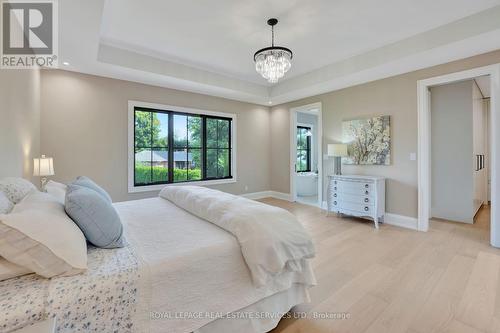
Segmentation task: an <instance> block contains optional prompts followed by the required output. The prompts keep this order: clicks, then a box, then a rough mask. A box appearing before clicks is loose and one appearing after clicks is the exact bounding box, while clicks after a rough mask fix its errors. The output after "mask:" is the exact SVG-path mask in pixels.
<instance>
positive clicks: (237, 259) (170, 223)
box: [0, 198, 315, 333]
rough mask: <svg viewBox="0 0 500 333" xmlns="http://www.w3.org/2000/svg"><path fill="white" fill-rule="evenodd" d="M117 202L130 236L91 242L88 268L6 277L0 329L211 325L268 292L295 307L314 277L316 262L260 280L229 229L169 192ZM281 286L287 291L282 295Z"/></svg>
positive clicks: (282, 305) (1, 286) (1, 285)
mask: <svg viewBox="0 0 500 333" xmlns="http://www.w3.org/2000/svg"><path fill="white" fill-rule="evenodd" d="M115 207H116V209H117V211H118V212H119V215H120V216H121V218H122V221H123V223H124V226H125V234H126V237H127V240H128V242H129V244H128V245H127V246H126V247H125V248H122V249H113V250H107V249H96V248H92V247H89V260H88V262H89V269H88V271H87V272H86V273H84V274H81V275H77V276H73V277H58V278H53V279H50V280H46V279H43V278H40V277H37V276H35V275H28V276H24V277H19V278H16V279H11V280H7V281H3V282H0V300H1V301H0V314H1V315H0V332H10V331H12V330H14V329H16V328H19V327H23V326H26V324H29V323H32V322H36V321H39V320H41V319H44V318H50V317H56V318H57V332H87V331H99V332H113V331H119V332H173V333H175V332H192V331H196V330H198V329H201V331H203V327H205V328H204V331H203V332H209V331H210V327H217V328H218V329H220V327H221V326H220V325H223V323H222V322H221V318H224V317H225V316H227V314H229V313H232V312H235V311H238V310H242V309H254V308H255V309H262V306H259V304H261V305H262V304H266V302H267V303H269V304H272V305H273V306H272V307H270V309H275V310H279V311H287V310H288V309H289V308H290V306H291V305H293V304H296V303H295V302H302V301H303V300H306V299H307V298H308V295H307V288H308V287H309V286H311V285H313V284H314V283H315V280H314V275H313V273H312V270H311V269H310V268H309V269H307V270H306V271H304V272H302V273H290V274H288V275H286V276H283V277H282V278H280V280H277V281H274V282H273V283H271V284H268V285H265V286H263V287H259V288H256V287H255V286H254V285H253V283H252V279H251V275H250V272H249V271H248V268H247V266H246V264H245V261H244V259H243V257H242V254H241V249H240V247H239V244H238V242H237V240H236V239H235V238H234V236H232V235H231V234H229V233H228V232H226V231H224V230H222V229H220V228H219V227H217V226H215V225H213V224H211V223H209V222H207V221H204V220H202V219H200V218H198V217H196V216H194V215H191V214H190V213H188V212H186V211H184V210H182V209H180V208H178V207H176V206H175V205H173V204H172V203H170V202H169V201H167V200H164V199H161V198H152V199H143V200H137V201H128V202H122V203H117V204H115ZM288 290H290V291H293V292H292V293H290V294H287V293H286V292H287V291H288ZM273 295H281V296H280V299H281V301H279V304H276V302H278V301H276V300H277V299H278V298H275V301H274V302H273V301H270V299H271V297H272V296H273ZM294 295H295V296H294ZM266 299H267V301H266ZM261 301H263V303H260V302H261ZM222 321H224V319H222ZM276 322H277V320H274V324H275V323H276ZM209 323H212V325H209ZM214 323H216V324H214ZM239 324H241V323H239ZM239 324H238V325H239ZM274 324H273V323H271V322H269V321H268V322H267V323H265V325H267V326H272V325H274ZM235 325H236V324H235Z"/></svg>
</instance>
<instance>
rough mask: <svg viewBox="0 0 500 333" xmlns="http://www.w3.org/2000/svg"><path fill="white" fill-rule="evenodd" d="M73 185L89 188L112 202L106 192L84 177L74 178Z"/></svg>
mask: <svg viewBox="0 0 500 333" xmlns="http://www.w3.org/2000/svg"><path fill="white" fill-rule="evenodd" d="M73 184H75V185H78V186H83V187H87V188H90V189H92V190H94V191H96V192H97V193H99V194H100V195H102V196H103V197H104V198H105V199H106V200H107V201H109V202H112V200H111V197H110V196H109V194H108V192H106V191H105V190H104V189H103V188H102V187H100V186H99V185H97V184H96V183H95V182H94V181H93V180H92V179H90V178H88V177H85V176H80V177H78V178H76V180H75V181H74V182H73Z"/></svg>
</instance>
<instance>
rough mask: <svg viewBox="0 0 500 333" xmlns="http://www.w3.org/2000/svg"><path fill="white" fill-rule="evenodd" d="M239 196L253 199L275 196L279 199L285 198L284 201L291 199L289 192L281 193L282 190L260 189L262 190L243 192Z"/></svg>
mask: <svg viewBox="0 0 500 333" xmlns="http://www.w3.org/2000/svg"><path fill="white" fill-rule="evenodd" d="M240 196H242V197H244V198H247V199H253V200H258V199H264V198H275V199H281V200H285V201H291V195H290V193H283V192H276V191H262V192H253V193H245V194H240Z"/></svg>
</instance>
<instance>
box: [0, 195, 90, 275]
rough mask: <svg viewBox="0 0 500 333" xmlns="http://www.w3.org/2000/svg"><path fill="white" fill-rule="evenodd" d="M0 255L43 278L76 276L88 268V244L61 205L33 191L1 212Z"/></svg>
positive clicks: (54, 199) (51, 198)
mask: <svg viewBox="0 0 500 333" xmlns="http://www.w3.org/2000/svg"><path fill="white" fill-rule="evenodd" d="M0 256H2V257H4V258H5V259H7V260H8V261H10V262H11V263H14V264H16V265H19V266H22V267H26V268H27V269H29V270H31V271H33V272H35V273H37V274H39V275H41V276H43V277H46V278H50V277H53V276H58V275H65V276H67V275H75V274H78V273H81V272H83V271H84V270H85V269H86V268H87V243H86V240H85V237H84V236H83V233H82V232H81V230H80V229H79V228H78V226H77V225H76V224H75V223H73V221H72V220H71V219H70V218H69V217H68V216H67V215H66V213H65V212H64V206H63V205H62V204H61V203H59V202H57V199H56V198H53V197H52V196H50V195H49V194H47V193H43V192H37V191H35V192H30V193H29V194H28V195H27V196H26V198H25V199H24V200H23V201H22V202H21V203H20V204H18V205H16V206H15V207H14V209H13V211H12V213H10V214H7V215H0Z"/></svg>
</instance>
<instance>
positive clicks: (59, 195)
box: [45, 180, 68, 205]
mask: <svg viewBox="0 0 500 333" xmlns="http://www.w3.org/2000/svg"><path fill="white" fill-rule="evenodd" d="M67 188H68V186H67V185H66V184H63V183H58V182H55V181H53V180H49V181H48V182H47V184H45V191H46V192H47V193H48V194H50V195H51V196H53V197H54V198H56V199H57V201H59V202H60V203H62V204H63V205H64V200H65V197H66V190H67Z"/></svg>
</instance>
